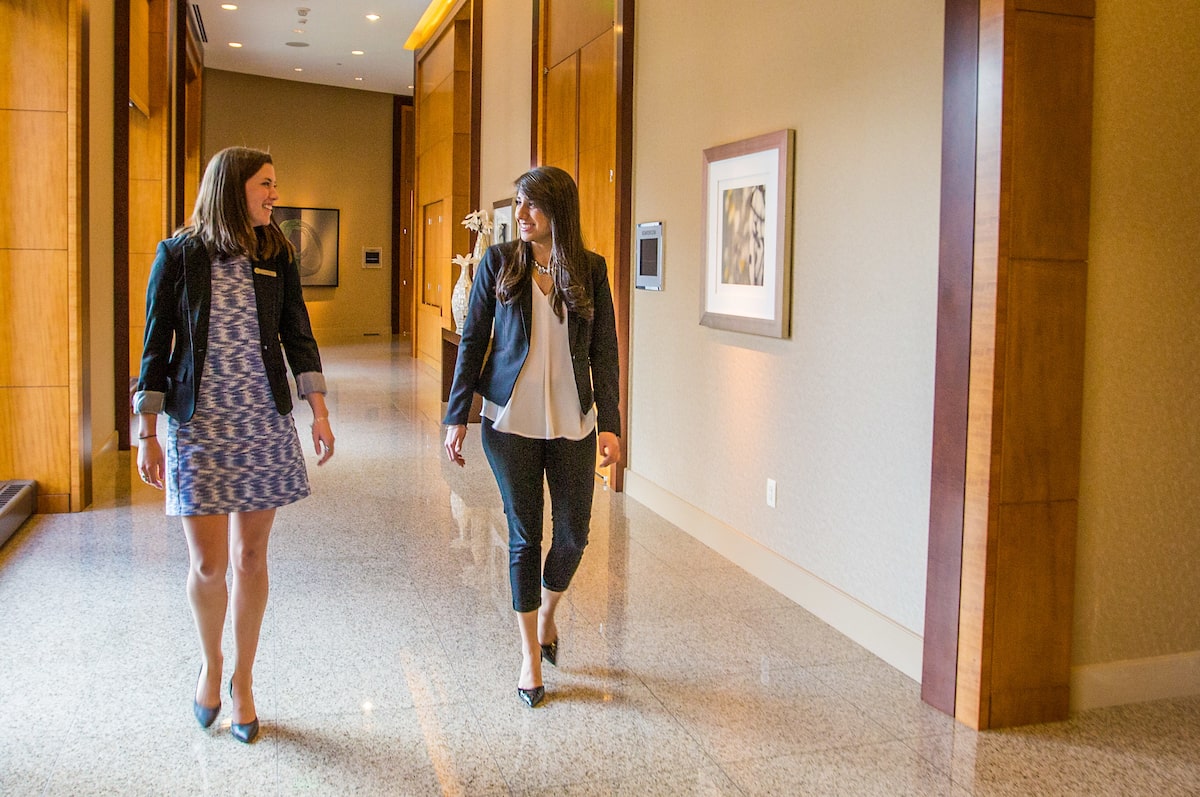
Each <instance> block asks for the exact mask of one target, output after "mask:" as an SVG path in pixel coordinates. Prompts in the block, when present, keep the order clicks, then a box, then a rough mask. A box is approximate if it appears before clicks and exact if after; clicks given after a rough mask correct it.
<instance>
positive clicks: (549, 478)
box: [444, 166, 621, 708]
mask: <svg viewBox="0 0 1200 797" xmlns="http://www.w3.org/2000/svg"><path fill="white" fill-rule="evenodd" d="M514 219H515V221H516V224H517V231H518V233H519V240H516V241H513V242H511V243H504V244H497V245H496V246H492V247H490V248H489V249H488V250H487V252H486V253H485V254H484V256H483V259H482V260H481V261H480V263H479V266H478V267H477V270H476V277H475V281H474V283H473V284H472V286H471V300H470V305H469V307H468V310H467V318H466V321H465V322H464V325H463V333H462V340H461V341H460V343H459V350H458V363H457V365H456V366H455V370H454V385H453V387H452V388H451V391H450V398H449V403H448V405H447V408H446V416H445V419H444V423H445V424H446V425H447V430H446V440H445V449H446V456H447V457H448V458H449V459H450V461H451V462H454V463H456V464H458V465H460V466H461V465H463V464H465V461H464V459H463V456H462V445H463V440H464V439H465V438H466V434H467V426H466V424H467V416H468V414H469V413H470V408H471V399H472V397H473V395H474V394H475V393H480V394H481V395H482V396H483V409H482V412H481V414H482V418H481V426H482V435H483V438H482V439H483V449H484V453H485V454H486V456H487V458H488V463H489V464H490V465H491V467H492V473H493V474H494V475H495V477H496V484H497V486H498V487H499V488H500V495H501V497H502V499H503V501H504V512H505V515H506V516H507V518H508V550H509V582H510V586H511V590H512V600H513V609H514V610H515V611H516V613H517V628H518V631H519V632H520V637H521V674H520V677H519V678H518V680H517V695H518V696H519V697H520V698H521V700H522V701H523V702H525V704H526V705H528V706H530V707H531V708H532V707H534V706H537V705H538V704H539V703H541V702H542V700H543V698H544V697H545V686H544V683H543V680H542V667H541V663H542V660H545V661H547V662H549V663H550V664H552V665H556V666H557V663H558V653H559V638H558V627H557V625H556V624H555V620H554V615H555V611H556V609H557V606H558V603H559V601H560V600H561V599H562V596H563V593H564V592H565V591H566V589H567V587H568V586H569V585H570V583H571V579H572V577H573V576H574V575H575V571H576V570H577V569H578V567H579V562H580V559H581V558H582V556H583V549H584V547H585V546H586V545H587V539H588V530H589V526H590V524H591V516H592V492H593V490H594V486H595V485H594V472H595V467H596V452H597V449H599V452H600V465H601V466H604V465H609V464H612V463H616V462H618V461H619V460H620V458H621V440H620V437H619V436H618V434H619V432H620V428H621V419H620V412H619V409H618V404H617V402H618V396H619V387H618V370H617V330H616V321H615V316H614V312H613V300H612V293H611V290H610V288H609V284H608V269H607V267H606V266H605V263H604V258H602V257H600V256H599V255H597V254H595V253H594V252H589V251H587V249H586V248H585V247H584V244H583V238H582V236H581V234H580V221H579V191H578V189H577V188H576V186H575V181H574V180H573V179H572V178H571V176H570V175H569V174H567V173H566V172H565V171H563V170H562V169H558V168H555V167H553V166H542V167H539V168H536V169H532V170H530V171H528V172H526V173H525V174H523V175H522V176H521V177H519V178H518V179H517V181H516V207H515V212H514ZM489 343H490V345H491V347H490V353H489ZM547 484H548V485H549V488H550V501H551V504H552V507H553V512H552V516H553V529H552V531H553V537H552V540H551V544H550V550H549V551H548V552H547V555H546V561H545V567H544V568H543V565H542V523H543V517H542V516H543V511H544V507H543V489H544V487H543V485H547Z"/></svg>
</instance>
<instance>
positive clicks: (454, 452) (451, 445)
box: [446, 424, 467, 468]
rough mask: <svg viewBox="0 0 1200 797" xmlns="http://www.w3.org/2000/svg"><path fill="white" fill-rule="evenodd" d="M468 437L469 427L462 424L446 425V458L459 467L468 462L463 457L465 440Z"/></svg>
mask: <svg viewBox="0 0 1200 797" xmlns="http://www.w3.org/2000/svg"><path fill="white" fill-rule="evenodd" d="M466 439H467V427H466V426H464V425H462V424H456V425H454V426H447V427H446V458H447V459H449V460H450V461H451V462H453V463H454V464H455V465H457V466H458V467H460V468H461V467H462V466H463V465H466V464H467V461H466V460H465V459H463V455H462V446H463V440H466Z"/></svg>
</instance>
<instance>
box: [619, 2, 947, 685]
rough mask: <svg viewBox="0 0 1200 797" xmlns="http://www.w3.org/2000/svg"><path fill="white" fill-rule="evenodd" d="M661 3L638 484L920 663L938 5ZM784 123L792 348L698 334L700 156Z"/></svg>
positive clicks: (650, 120) (639, 372)
mask: <svg viewBox="0 0 1200 797" xmlns="http://www.w3.org/2000/svg"><path fill="white" fill-rule="evenodd" d="M668 5H673V4H653V3H643V4H639V6H638V16H637V28H636V36H635V38H636V42H637V55H636V58H637V70H638V71H637V82H636V87H635V95H636V111H635V131H634V134H635V145H634V150H635V163H634V198H633V199H634V222H635V223H638V222H646V221H661V222H663V229H664V238H665V240H664V290H663V291H662V292H661V293H656V292H647V291H636V292H635V296H634V302H633V331H632V337H633V341H632V354H631V359H632V384H631V388H630V393H631V410H630V443H629V448H630V451H631V457H630V460H629V462H628V463H627V464H628V466H629V467H630V468H631V470H632V471H633V474H631V476H632V479H631V481H632V485H633V486H632V488H631V494H633V495H635V496H638V495H641V494H643V493H644V492H645V491H646V488H647V487H652V488H653V489H654V490H655V491H657V492H659V493H660V494H659V498H660V499H664V500H666V501H668V502H676V503H679V504H683V505H686V507H688V510H689V512H690V513H691V514H693V515H696V516H698V518H697V519H704V520H705V522H708V523H709V524H710V525H712V526H713V527H715V528H717V529H720V530H721V531H720V532H718V533H723V534H725V535H727V536H728V537H730V538H735V537H736V538H738V539H741V540H745V541H747V542H748V544H749V547H750V548H752V549H754V550H756V551H758V552H759V553H761V554H762V556H763V558H764V561H766V562H774V563H775V564H779V562H778V559H782V560H783V561H784V563H785V567H784V569H785V570H786V569H787V567H786V565H790V566H791V567H793V568H795V571H794V572H793V573H791V574H790V575H785V576H784V577H783V579H784V580H787V579H790V580H792V581H796V582H798V581H799V580H800V579H801V578H803V579H806V580H807V583H808V584H809V585H810V586H811V587H813V588H814V589H816V590H817V592H818V593H822V594H823V595H824V596H825V597H820V596H818V597H814V598H811V599H808V602H809V603H814V602H815V603H817V604H820V603H821V602H823V601H825V600H826V598H827V597H829V596H834V595H836V594H839V593H840V594H841V595H843V596H846V597H848V598H849V602H850V603H851V604H853V606H851V607H850V608H851V609H853V610H854V611H860V612H863V613H865V614H867V615H871V614H872V613H874V614H877V615H880V616H882V617H883V618H886V621H887V622H885V625H886V624H887V623H888V622H890V624H891V625H892V626H894V628H893V631H896V632H898V633H899V634H900V635H901V636H905V635H906V634H907V637H908V639H907V643H906V647H907V653H904V654H899V657H900V658H903V657H907V661H903V662H902V661H897V658H898V656H897V655H891V656H887V655H885V658H889V660H892V661H893V662H894V663H896V664H897V665H898V666H901V668H902V669H904V670H905V671H906V672H909V673H910V674H911V673H912V672H913V670H914V668H918V669H919V658H918V659H917V660H916V661H913V656H914V655H915V656H917V657H919V645H917V644H916V642H918V641H919V634H921V633H923V617H924V590H925V557H926V548H927V537H928V517H929V474H930V461H931V460H930V444H931V434H932V406H933V405H932V400H933V364H934V343H935V317H936V310H937V302H936V298H937V297H936V289H937V247H938V209H939V190H940V188H939V174H940V138H941V101H942V100H941V84H942V72H941V69H942V24H943V4H942V2H940V0H920V1H919V2H910V3H883V4H881V3H878V2H874V0H848V2H840V3H830V2H822V1H820V0H770V1H769V2H768V1H763V2H756V3H747V4H731V3H728V2H724V0H700V2H696V3H693V4H691V5H690V6H689V10H688V13H687V22H686V24H685V25H683V26H681V25H680V21H679V17H678V8H677V7H675V8H669V7H667V6H668ZM735 54H736V55H735ZM781 128H792V129H794V130H796V164H795V184H796V187H795V217H794V224H793V227H792V234H793V242H794V257H793V266H792V268H793V271H792V280H793V286H794V287H793V290H792V303H791V307H792V334H791V337H790V338H786V339H782V340H780V339H772V338H766V337H760V336H755V335H748V334H740V333H736V332H729V331H720V330H714V329H711V328H709V327H705V326H700V325H699V317H700V298H699V297H700V285H701V276H702V269H703V263H704V251H703V248H702V241H703V230H702V227H701V213H702V209H701V195H700V187H701V176H702V165H703V160H702V159H703V150H704V149H705V148H708V147H712V146H716V145H719V144H725V143H729V142H733V141H738V140H741V139H744V138H749V137H751V136H756V135H759V134H762V133H768V132H772V131H775V130H779V129H781ZM769 478H770V479H774V480H775V481H776V483H777V489H778V500H777V507H776V508H774V509H771V508H768V507H767V504H766V483H767V479H769ZM643 480H644V481H645V482H647V483H649V484H648V485H646V484H643ZM676 514H677V515H679V513H678V512H676ZM693 522H695V520H694V521H693ZM743 564H746V563H743ZM747 566H749V565H747ZM767 566H770V565H769V564H768V565H767ZM826 616H827V617H829V619H835V618H832V617H831V616H830V615H828V614H827V615H826ZM844 630H848V629H844ZM881 655H883V654H881Z"/></svg>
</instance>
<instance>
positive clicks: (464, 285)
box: [450, 266, 471, 335]
mask: <svg viewBox="0 0 1200 797" xmlns="http://www.w3.org/2000/svg"><path fill="white" fill-rule="evenodd" d="M470 271H471V270H470V268H468V267H467V266H463V267H462V268H460V269H459V273H458V282H456V283H454V290H452V291H451V292H450V314H451V315H452V316H454V331H455V332H457V333H458V334H460V335H461V334H462V331H463V323H464V322H465V321H466V320H467V305H468V304H469V303H470V300H471V274H470Z"/></svg>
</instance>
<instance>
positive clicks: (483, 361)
mask: <svg viewBox="0 0 1200 797" xmlns="http://www.w3.org/2000/svg"><path fill="white" fill-rule="evenodd" d="M519 245H521V244H520V242H519V241H518V242H510V243H502V244H497V245H495V246H491V247H489V248H488V250H487V252H485V253H484V255H483V260H481V261H480V262H479V266H478V267H477V269H476V272H475V281H474V282H473V283H472V285H471V300H470V305H469V306H468V308H467V317H466V320H465V322H464V323H463V332H462V340H461V341H459V344H458V362H457V364H456V365H455V367H454V385H453V387H452V388H451V389H450V398H449V400H448V403H447V405H446V417H445V419H444V420H443V422H444V423H446V424H447V425H461V424H465V423H466V422H467V416H468V415H469V414H470V411H471V399H472V398H473V395H474V394H475V393H479V394H480V395H482V396H483V397H484V398H486V399H487V400H488V401H490V402H492V403H493V404H499V405H501V406H503V405H505V404H507V403H508V399H509V398H510V397H511V396H512V391H513V386H514V385H516V383H517V375H518V374H520V373H521V368H522V366H524V365H525V358H526V357H527V356H528V354H529V328H530V325H531V324H532V322H533V290H534V288H533V277H532V275H527V276H526V277H525V280H524V282H523V283H522V284H521V285H520V288H519V290H518V292H517V298H516V300H515V301H514V302H513V303H512V304H507V305H506V304H503V303H501V302H499V301H497V300H496V275H497V274H498V273H499V271H500V265H501V264H502V263H503V261H504V258H505V257H506V256H511V255H512V253H513V252H514V251H515V249H516V247H517V246H519ZM587 259H588V267H589V269H590V271H591V275H592V281H591V285H590V286H589V287H590V288H591V292H592V306H593V308H594V311H595V312H594V314H593V316H592V320H591V321H588V320H587V319H586V318H581V317H580V316H578V315H576V314H574V313H571V312H568V313H567V335H568V338H569V341H570V347H571V364H572V366H573V367H574V371H575V387H576V388H577V389H578V391H579V409H580V412H582V413H584V414H586V413H587V412H588V410H590V409H591V408H592V405H593V404H595V405H596V429H597V430H598V431H601V432H612V433H613V434H616V435H619V434H620V433H621V412H620V408H619V400H620V384H619V382H618V357H617V323H616V316H615V314H614V312H613V300H612V291H611V289H610V288H609V286H608V267H607V266H606V265H605V264H604V258H603V257H601V256H600V255H598V254H596V253H595V252H588V253H587ZM489 343H490V344H491V352H490V354H489V351H488V345H489Z"/></svg>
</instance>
